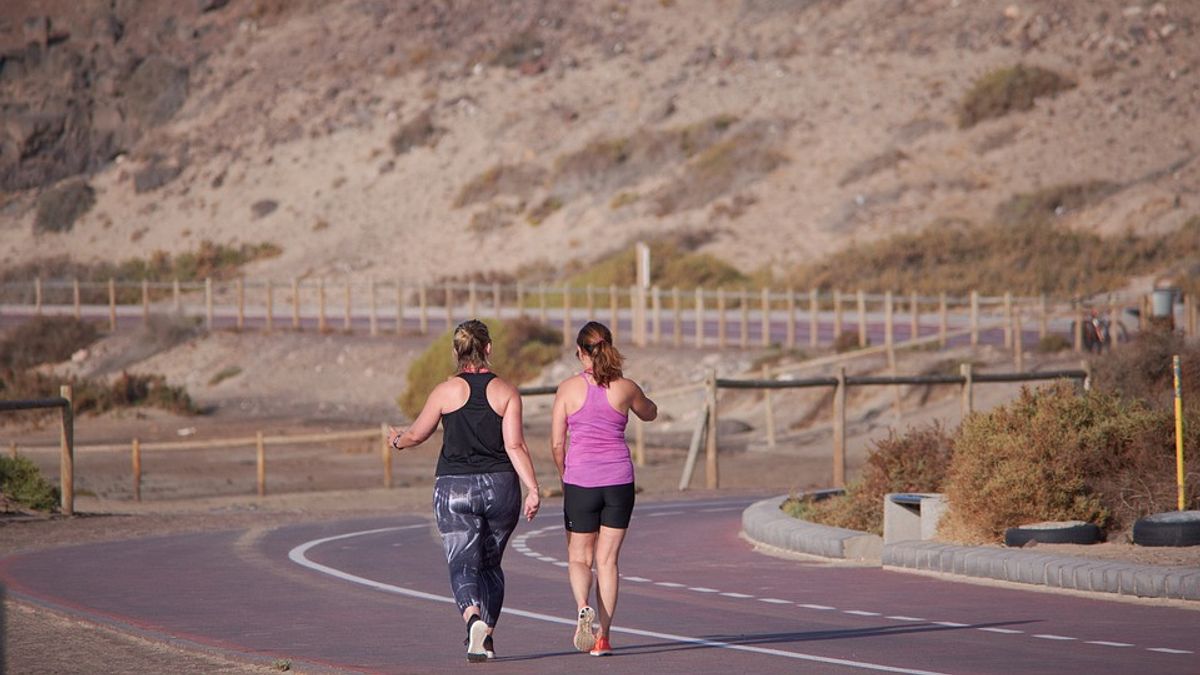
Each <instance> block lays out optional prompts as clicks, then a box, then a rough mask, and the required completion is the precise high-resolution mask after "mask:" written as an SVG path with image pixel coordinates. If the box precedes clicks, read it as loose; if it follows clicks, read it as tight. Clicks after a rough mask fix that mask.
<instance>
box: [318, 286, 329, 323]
mask: <svg viewBox="0 0 1200 675" xmlns="http://www.w3.org/2000/svg"><path fill="white" fill-rule="evenodd" d="M328 330H329V326H328V325H327V324H326V323H325V277H321V278H320V279H318V280H317V332H319V333H324V332H326V331H328Z"/></svg>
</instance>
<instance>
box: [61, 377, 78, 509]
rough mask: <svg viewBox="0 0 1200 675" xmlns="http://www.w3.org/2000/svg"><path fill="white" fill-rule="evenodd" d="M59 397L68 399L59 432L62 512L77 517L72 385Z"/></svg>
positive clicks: (63, 388) (62, 387)
mask: <svg viewBox="0 0 1200 675" xmlns="http://www.w3.org/2000/svg"><path fill="white" fill-rule="evenodd" d="M58 395H59V396H61V397H63V398H65V399H67V404H66V405H65V406H63V409H62V426H61V428H60V430H59V441H60V445H61V448H60V455H59V464H58V470H59V474H58V475H59V483H60V484H61V485H60V489H61V490H62V512H63V515H64V516H71V515H75V403H74V397H73V396H72V394H71V385H69V384H64V385H62V386H61V387H59V388H58Z"/></svg>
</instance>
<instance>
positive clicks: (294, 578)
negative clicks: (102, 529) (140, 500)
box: [0, 498, 1200, 674]
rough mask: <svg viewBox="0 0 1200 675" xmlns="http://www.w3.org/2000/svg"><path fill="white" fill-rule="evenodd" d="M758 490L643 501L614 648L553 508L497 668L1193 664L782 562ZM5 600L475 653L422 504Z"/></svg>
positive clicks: (307, 645) (300, 661)
mask: <svg viewBox="0 0 1200 675" xmlns="http://www.w3.org/2000/svg"><path fill="white" fill-rule="evenodd" d="M749 501H750V500H749V499H746V498H725V499H719V500H707V501H682V502H673V503H658V504H646V505H643V506H640V507H639V508H638V510H637V513H636V514H635V520H634V523H633V525H632V529H631V532H630V538H629V540H628V544H627V546H626V549H625V552H624V555H623V561H622V562H623V566H622V573H623V578H624V580H623V586H622V596H621V604H620V606H619V608H618V614H617V618H618V620H617V626H616V627H614V637H613V642H614V646H615V647H616V653H615V655H614V656H613V657H612V658H610V659H595V658H590V657H588V656H586V655H583V654H577V653H574V652H573V651H571V649H570V637H571V630H572V628H571V621H570V616H571V614H572V613H573V611H572V610H573V609H574V608H573V606H572V603H571V600H570V594H569V590H568V588H567V583H566V577H565V570H564V569H563V565H564V564H565V563H563V559H564V551H563V548H564V545H563V539H562V536H561V520H560V516H559V515H558V513H557V510H556V509H555V508H547V509H546V513H545V514H543V515H542V516H540V517H539V518H537V519H536V520H535V521H534V522H533V523H532V524H523V525H522V526H521V527H520V529H518V533H517V535H518V536H517V537H516V538H515V539H514V542H513V546H512V548H511V549H510V551H509V553H508V556H507V558H506V562H505V571H506V574H507V576H508V581H509V586H508V599H507V607H506V609H505V614H504V617H503V619H502V621H501V624H500V626H499V628H498V630H497V635H496V640H497V651H498V652H499V655H500V657H501V658H500V659H499V660H498V662H496V663H492V664H489V665H488V666H486V667H487V668H488V669H489V670H497V671H499V672H522V673H525V672H535V673H540V672H554V673H559V672H565V671H567V670H568V669H570V670H571V671H575V672H634V671H641V672H667V673H675V672H679V673H696V672H755V673H758V672H764V673H768V672H797V671H803V672H820V673H825V672H829V673H842V672H855V671H863V670H866V671H876V672H903V673H921V672H944V673H1002V672H1003V673H1007V672H1028V673H1035V672H1037V673H1060V672H1086V673H1089V674H1101V673H1130V672H1143V673H1196V672H1200V656H1198V655H1197V653H1196V651H1197V640H1196V634H1197V630H1198V629H1200V611H1195V610H1190V609H1180V608H1171V607H1165V606H1152V605H1146V604H1129V603H1121V602H1114V601H1108V600H1099V599H1091V598H1081V597H1072V596H1061V595H1051V594H1046V593H1038V592H1033V591H1025V590H1013V589H1009V588H998V587H988V586H978V585H969V584H960V583H954V582H948V581H943V580H939V579H934V578H929V577H923V576H915V575H909V574H903V573H898V572H888V571H882V570H879V569H871V568H855V567H844V566H832V565H826V564H822V563H816V562H799V561H794V560H782V559H777V558H772V557H768V556H765V555H762V554H760V553H756V552H754V551H753V550H752V549H751V547H750V546H749V545H748V544H747V543H746V542H744V541H743V540H741V539H740V538H739V537H738V532H739V529H740V517H741V510H742V508H743V507H744V506H745V505H747V504H748V503H749ZM0 579H2V580H3V582H4V583H5V584H6V585H7V586H8V588H9V592H10V594H12V595H14V596H17V597H21V598H25V599H32V600H34V601H36V602H41V603H44V604H47V605H51V606H54V607H58V608H63V609H66V610H67V611H70V612H73V613H76V614H78V615H80V616H82V617H85V618H89V619H92V620H95V621H100V622H105V623H111V624H116V625H118V626H121V627H123V628H126V629H130V630H134V631H137V632H140V633H142V634H143V635H146V636H149V637H152V638H157V639H163V640H170V641H175V642H183V643H190V644H193V645H201V646H203V647H204V648H206V649H217V650H222V651H228V652H229V653H232V654H234V655H239V656H241V657H244V658H249V659H259V660H265V661H266V662H268V663H269V662H270V661H271V660H272V659H274V658H287V659H291V660H292V661H293V662H294V663H295V664H296V665H297V666H298V667H301V669H304V668H308V669H316V670H324V669H330V670H334V671H362V672H429V671H442V670H450V669H456V668H459V667H461V666H462V665H465V659H464V657H463V654H462V651H463V648H462V646H461V637H462V633H463V628H462V624H461V621H460V620H459V619H458V617H457V616H456V611H455V610H454V609H453V607H452V606H451V605H450V597H449V589H448V583H447V579H446V572H445V568H444V565H443V562H442V560H441V550H440V545H439V543H438V541H437V539H436V534H435V533H434V532H433V531H432V530H431V528H430V526H429V523H428V520H427V519H426V518H424V517H422V516H419V515H401V516H397V517H395V518H387V519H378V518H376V519H369V520H353V521H342V522H335V523H323V524H312V525H297V526H289V527H284V528H280V529H276V530H270V531H249V532H246V531H238V532H224V533H210V534H195V535H178V536H166V537H158V538H149V539H141V540H134V541H129V542H119V543H104V544H89V545H84V546H79V547H74V548H67V549H58V550H52V551H45V552H40V553H33V554H27V555H23V556H17V557H13V558H8V559H6V560H3V561H0Z"/></svg>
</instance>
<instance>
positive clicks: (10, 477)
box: [0, 456, 60, 511]
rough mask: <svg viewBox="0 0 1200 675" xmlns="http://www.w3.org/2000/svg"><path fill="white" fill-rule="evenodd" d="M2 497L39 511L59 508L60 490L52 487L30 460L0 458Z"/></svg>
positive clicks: (19, 457) (0, 491)
mask: <svg viewBox="0 0 1200 675" xmlns="http://www.w3.org/2000/svg"><path fill="white" fill-rule="evenodd" d="M0 495H3V496H5V497H7V498H8V499H11V500H12V501H14V502H16V503H17V504H20V505H21V506H24V507H27V508H31V509H36V510H38V511H52V510H55V509H57V508H58V504H59V500H60V495H59V491H58V488H57V487H55V486H53V485H51V484H50V482H49V481H47V480H46V479H45V478H44V477H43V476H42V472H41V471H39V470H38V468H37V465H36V464H34V463H33V462H32V461H30V460H29V459H28V458H25V457H21V456H17V457H0Z"/></svg>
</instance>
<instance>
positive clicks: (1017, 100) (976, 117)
mask: <svg viewBox="0 0 1200 675" xmlns="http://www.w3.org/2000/svg"><path fill="white" fill-rule="evenodd" d="M1074 86H1075V83H1074V82H1072V81H1071V80H1069V79H1067V78H1066V77H1063V76H1062V75H1059V74H1058V73H1056V72H1054V71H1052V70H1047V69H1045V68H1039V67H1037V66H1026V65H1022V64H1017V65H1015V66H1012V67H1009V68H1000V69H998V70H993V71H992V72H990V73H988V74H986V75H984V76H983V77H981V78H979V79H978V80H976V81H975V84H974V85H973V86H972V87H971V89H970V90H969V91H967V93H966V95H965V96H963V99H962V101H961V102H960V103H959V106H958V125H959V127H961V128H963V129H967V128H969V127H973V126H975V125H976V124H978V123H979V122H982V121H983V120H986V119H991V118H995V117H1003V116H1004V115H1007V114H1008V113H1010V112H1016V111H1022V110H1029V109H1031V108H1033V103H1034V101H1035V100H1037V99H1038V98H1040V97H1042V96H1052V95H1054V94H1057V93H1058V92H1060V91H1065V90H1068V89H1071V88H1073V87H1074Z"/></svg>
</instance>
